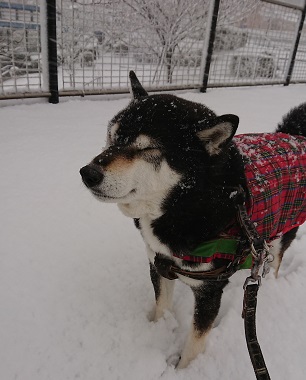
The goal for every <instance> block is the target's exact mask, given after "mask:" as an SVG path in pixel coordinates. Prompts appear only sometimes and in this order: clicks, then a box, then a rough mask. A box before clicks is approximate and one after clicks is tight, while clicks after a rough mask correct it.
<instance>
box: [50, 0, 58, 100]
mask: <svg viewBox="0 0 306 380" xmlns="http://www.w3.org/2000/svg"><path fill="white" fill-rule="evenodd" d="M47 46H48V73H49V91H50V93H51V96H50V98H49V103H53V104H57V103H58V102H59V98H58V74H57V41H56V0H47Z"/></svg>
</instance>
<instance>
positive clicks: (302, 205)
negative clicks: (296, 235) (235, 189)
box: [234, 133, 306, 242]
mask: <svg viewBox="0 0 306 380" xmlns="http://www.w3.org/2000/svg"><path fill="white" fill-rule="evenodd" d="M234 142H235V143H236V145H237V148H238V150H239V152H240V153H241V155H242V158H243V161H244V165H245V175H246V180H247V186H248V190H249V195H250V199H249V202H248V204H247V205H246V206H247V211H248V214H249V216H250V218H251V220H252V221H253V222H254V223H255V226H256V229H257V231H258V233H259V234H260V235H261V236H262V237H263V238H264V239H266V241H267V242H269V241H271V240H273V239H276V238H278V237H281V236H282V235H283V234H285V233H286V232H288V231H290V230H291V229H293V228H294V227H298V226H300V225H301V224H302V223H304V222H305V220H306V138H305V137H301V136H291V135H288V134H285V133H263V134H247V135H238V136H235V137H234Z"/></svg>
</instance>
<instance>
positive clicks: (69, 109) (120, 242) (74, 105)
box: [0, 85, 306, 380]
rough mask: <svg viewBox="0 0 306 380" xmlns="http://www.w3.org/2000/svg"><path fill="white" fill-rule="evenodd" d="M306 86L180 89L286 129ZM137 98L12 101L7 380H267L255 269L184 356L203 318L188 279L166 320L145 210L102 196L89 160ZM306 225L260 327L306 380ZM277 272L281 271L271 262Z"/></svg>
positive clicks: (5, 166)
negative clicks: (250, 322) (185, 359)
mask: <svg viewBox="0 0 306 380" xmlns="http://www.w3.org/2000/svg"><path fill="white" fill-rule="evenodd" d="M305 91H306V86H305V85H295V86H294V85H291V86H290V87H282V86H276V87H265V88H240V89H218V90H217V89H216V90H210V91H209V92H208V93H207V94H200V93H195V92H190V93H184V94H179V96H182V97H184V98H187V99H189V100H194V101H198V102H202V103H205V104H206V105H207V106H209V107H211V108H212V109H213V110H214V111H216V112H217V113H218V114H222V113H224V114H225V113H236V114H237V115H239V117H240V127H239V129H238V133H244V132H269V131H272V130H273V129H274V128H275V127H276V125H277V123H278V122H279V121H280V120H281V118H282V116H283V114H284V113H286V112H287V111H288V110H289V109H290V108H291V107H292V106H295V105H298V104H300V103H301V102H303V101H304V100H305ZM128 102H129V99H127V98H126V99H119V100H109V101H106V100H102V101H101V100H100V101H92V100H86V99H85V100H77V99H75V100H70V101H67V102H62V103H60V104H58V105H49V104H31V105H18V106H8V107H3V108H1V109H0V120H1V124H0V151H1V161H0V170H1V183H0V189H1V201H0V215H1V216H0V217H1V230H0V231H1V232H0V238H1V254H0V300H1V308H0V322H1V323H0V358H1V359H0V363H1V365H0V379H3V380H13V379H14V380H17V379H18V380H47V379H51V380H70V379H81V380H101V379H110V380H115V379H116V380H117V379H120V380H121V379H124V380H138V379H139V380H140V379H141V380H142V379H147V380H156V379H163V380H174V379H192V380H198V379H201V380H202V379H206V380H216V379H221V378H222V379H235V380H242V379H243V380H248V379H254V378H255V376H254V374H253V370H252V367H251V363H250V360H249V357H248V353H247V349H246V344H245V339H244V330H243V320H242V319H241V307H242V296H243V290H242V285H243V282H244V280H245V277H246V276H247V275H248V271H241V272H239V273H237V274H235V275H234V276H233V278H232V280H231V283H230V285H229V286H228V287H227V288H226V290H225V293H224V297H223V301H222V306H221V310H220V313H219V316H218V318H217V320H216V323H215V326H214V328H213V330H212V331H211V334H210V336H209V339H208V344H207V348H206V352H205V353H204V354H201V355H199V356H198V358H197V359H196V360H194V361H193V362H192V363H191V364H190V366H189V367H188V368H186V369H184V370H179V371H177V370H175V369H174V366H173V365H172V364H171V363H172V362H173V361H175V358H177V357H178V355H179V352H180V350H181V349H182V345H183V342H184V339H185V337H186V335H187V331H188V328H189V324H190V321H191V317H192V307H193V299H192V294H191V291H190V289H189V288H188V287H186V286H185V285H183V284H182V283H177V285H176V292H175V298H174V311H173V313H170V312H169V313H167V314H166V315H165V318H163V319H161V320H159V321H158V322H157V323H153V322H150V321H149V319H148V315H149V313H150V311H151V309H152V307H153V304H154V295H153V288H152V285H151V283H150V279H149V268H148V262H147V258H146V254H145V253H144V244H143V242H142V240H141V237H140V236H139V232H138V231H137V230H136V228H135V227H134V225H133V222H132V220H130V219H128V218H126V217H125V216H123V215H122V214H121V213H120V212H119V210H118V209H117V207H116V206H115V205H112V204H103V203H99V202H98V201H97V200H95V199H94V198H93V197H92V196H91V195H90V194H89V192H88V191H87V190H86V189H85V187H84V186H83V185H82V183H81V179H80V176H79V173H78V171H79V168H80V167H82V166H83V165H85V164H86V163H87V162H89V161H90V159H91V158H92V157H93V156H95V155H96V154H98V153H99V151H100V150H101V148H102V146H104V144H105V137H106V126H107V122H108V120H110V119H111V117H112V116H113V115H114V114H115V113H116V112H117V111H119V110H120V109H122V108H123V107H124V106H126V105H127V104H128ZM305 251H306V228H305V227H302V228H301V230H300V232H299V238H298V239H297V240H296V241H295V242H294V243H293V245H292V247H291V248H290V250H289V251H288V252H287V254H286V255H285V258H284V262H283V265H282V267H281V270H280V274H279V278H278V279H277V280H275V279H274V277H273V274H269V275H268V277H267V278H266V279H265V280H264V281H263V286H262V287H261V289H260V292H259V299H258V316H257V321H258V338H259V342H260V344H261V347H262V350H263V353H264V356H265V360H266V363H267V365H268V368H269V371H270V375H271V378H272V379H277V380H285V379H286V380H287V379H295V380H303V379H305V371H306V363H305V354H306V329H305V322H306V302H305V301H306V295H305V294H306V293H305V287H306V256H305ZM271 272H272V271H271Z"/></svg>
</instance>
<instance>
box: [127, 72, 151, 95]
mask: <svg viewBox="0 0 306 380" xmlns="http://www.w3.org/2000/svg"><path fill="white" fill-rule="evenodd" d="M130 81H131V88H132V95H133V98H134V100H139V99H140V98H142V97H144V96H148V93H147V91H146V90H145V89H144V88H143V87H142V85H141V84H140V82H139V80H138V78H137V76H136V74H135V73H134V71H130Z"/></svg>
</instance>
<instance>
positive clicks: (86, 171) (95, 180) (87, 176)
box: [80, 165, 103, 188]
mask: <svg viewBox="0 0 306 380" xmlns="http://www.w3.org/2000/svg"><path fill="white" fill-rule="evenodd" d="M80 174H81V176H82V180H83V182H84V184H85V185H86V186H87V187H89V188H92V187H95V186H97V185H99V184H100V183H101V182H102V179H103V174H102V173H101V172H99V171H97V170H96V169H94V168H93V167H91V166H90V165H86V166H84V167H83V168H82V169H81V170H80Z"/></svg>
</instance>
